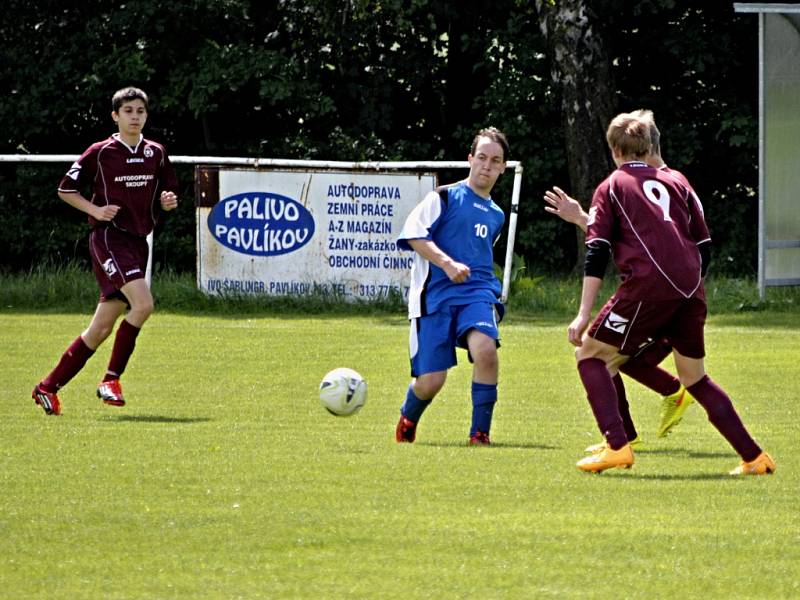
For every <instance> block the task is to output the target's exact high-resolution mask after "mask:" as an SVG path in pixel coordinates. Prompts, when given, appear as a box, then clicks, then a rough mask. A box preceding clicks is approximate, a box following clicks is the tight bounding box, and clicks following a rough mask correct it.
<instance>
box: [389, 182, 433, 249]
mask: <svg viewBox="0 0 800 600" xmlns="http://www.w3.org/2000/svg"><path fill="white" fill-rule="evenodd" d="M441 216H442V199H441V198H440V197H439V193H438V192H436V191H431V192H428V193H427V194H426V195H425V197H424V198H423V199H422V202H420V203H419V204H417V205H416V206H415V207H414V208H413V210H412V211H411V212H410V213H408V217H406V222H405V224H404V225H403V230H402V231H401V232H400V235H398V236H397V247H398V248H400V249H401V250H411V249H412V248H411V246H410V245H409V244H408V240H421V239H424V240H430V239H431V229H432V228H433V226H434V224H435V223H436V221H437V220H438V219H439V217H441Z"/></svg>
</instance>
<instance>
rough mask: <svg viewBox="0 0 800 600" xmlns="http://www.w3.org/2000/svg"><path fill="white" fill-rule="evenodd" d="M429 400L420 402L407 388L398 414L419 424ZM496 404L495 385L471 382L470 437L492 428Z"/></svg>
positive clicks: (412, 389) (411, 387)
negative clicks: (404, 399)
mask: <svg viewBox="0 0 800 600" xmlns="http://www.w3.org/2000/svg"><path fill="white" fill-rule="evenodd" d="M431 402H433V399H431V400H420V399H419V398H417V396H416V395H415V394H414V386H413V385H409V386H408V392H406V401H405V402H403V406H402V407H401V408H400V413H401V414H402V415H403V416H404V417H405V418H406V419H408V420H409V421H412V422H413V423H415V424H416V423H419V419H420V417H422V413H424V412H425V409H426V408H428V406H430V403H431ZM495 402H497V384H490V383H477V382H475V381H473V382H472V426H471V427H470V430H469V434H470V436H473V435H475V433H476V432H478V431H480V432H481V433H485V434H487V435H488V434H489V429H491V427H492V413H493V412H494V405H495Z"/></svg>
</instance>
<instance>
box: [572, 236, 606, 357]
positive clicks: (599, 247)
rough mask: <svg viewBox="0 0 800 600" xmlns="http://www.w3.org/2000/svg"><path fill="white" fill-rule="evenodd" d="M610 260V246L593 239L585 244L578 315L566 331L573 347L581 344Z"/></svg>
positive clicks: (603, 241)
mask: <svg viewBox="0 0 800 600" xmlns="http://www.w3.org/2000/svg"><path fill="white" fill-rule="evenodd" d="M610 258H611V246H610V245H609V244H608V242H607V241H605V240H601V239H593V240H591V241H589V242H588V243H587V244H586V261H585V262H584V265H583V289H582V291H581V304H580V308H579V309H578V315H577V316H576V317H575V318H574V319H573V320H572V323H570V324H569V328H568V329H567V338H568V339H569V343H570V344H572V345H573V346H580V345H582V344H583V342H582V338H583V333H584V331H586V328H587V327H588V325H589V321H590V319H591V315H592V308H593V307H594V303H595V301H596V300H597V294H598V293H599V292H600V286H601V285H602V284H603V277H604V276H605V273H606V267H607V266H608V261H609V259H610Z"/></svg>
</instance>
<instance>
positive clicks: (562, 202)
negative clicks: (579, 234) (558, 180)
mask: <svg viewBox="0 0 800 600" xmlns="http://www.w3.org/2000/svg"><path fill="white" fill-rule="evenodd" d="M544 200H545V202H547V203H548V204H549V206H545V207H544V209H545V210H546V211H547V212H549V213H552V214H554V215H556V216H558V217H561V218H562V219H564V220H565V221H566V222H567V223H574V224H575V225H577V226H578V227H580V228H581V229H582V230H583V231H584V233H585V232H586V228H587V222H588V220H589V215H588V214H587V213H586V212H585V211H584V210H583V209H582V208H581V205H580V202H578V201H577V200H575V198H571V197H570V196H569V195H568V194H567V193H566V192H565V191H564V190H562V189H561V188H560V187H557V186H553V189H552V191H551V190H547V191H546V192H545V193H544Z"/></svg>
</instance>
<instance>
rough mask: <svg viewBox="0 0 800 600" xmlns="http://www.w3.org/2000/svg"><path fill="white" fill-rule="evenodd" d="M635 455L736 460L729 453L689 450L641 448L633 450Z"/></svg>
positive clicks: (733, 455) (734, 456)
mask: <svg viewBox="0 0 800 600" xmlns="http://www.w3.org/2000/svg"><path fill="white" fill-rule="evenodd" d="M634 452H635V453H636V454H643V455H644V454H647V455H659V454H663V455H665V456H688V457H689V458H730V459H731V460H734V461H735V460H736V455H735V454H731V453H730V452H692V451H691V450H684V449H682V448H662V449H660V450H648V449H647V448H642V449H641V450H634Z"/></svg>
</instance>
